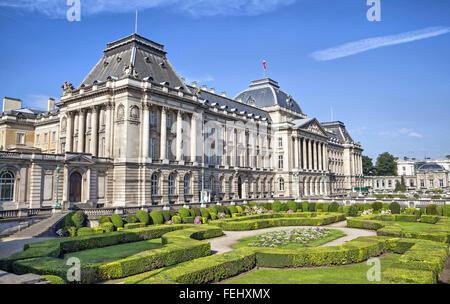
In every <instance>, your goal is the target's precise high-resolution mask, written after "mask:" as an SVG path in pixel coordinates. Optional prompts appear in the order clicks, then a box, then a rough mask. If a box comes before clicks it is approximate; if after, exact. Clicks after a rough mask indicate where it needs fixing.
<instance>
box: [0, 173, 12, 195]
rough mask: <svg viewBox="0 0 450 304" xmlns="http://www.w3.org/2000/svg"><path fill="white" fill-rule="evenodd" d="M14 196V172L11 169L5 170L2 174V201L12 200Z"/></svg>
mask: <svg viewBox="0 0 450 304" xmlns="http://www.w3.org/2000/svg"><path fill="white" fill-rule="evenodd" d="M13 196H14V174H13V173H12V172H11V171H8V170H6V171H3V172H2V173H1V174H0V201H2V202H10V201H12V200H13Z"/></svg>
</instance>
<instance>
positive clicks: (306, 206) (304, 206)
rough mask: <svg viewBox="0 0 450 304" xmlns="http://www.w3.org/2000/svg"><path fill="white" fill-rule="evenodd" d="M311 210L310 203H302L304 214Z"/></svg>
mask: <svg viewBox="0 0 450 304" xmlns="http://www.w3.org/2000/svg"><path fill="white" fill-rule="evenodd" d="M308 210H309V203H308V202H303V203H302V211H303V212H307V211H308Z"/></svg>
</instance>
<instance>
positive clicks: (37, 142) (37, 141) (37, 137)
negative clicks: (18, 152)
mask: <svg viewBox="0 0 450 304" xmlns="http://www.w3.org/2000/svg"><path fill="white" fill-rule="evenodd" d="M39 137H40V136H39V134H37V135H36V145H37V146H39Z"/></svg>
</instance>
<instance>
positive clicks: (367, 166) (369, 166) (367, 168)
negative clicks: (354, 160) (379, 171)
mask: <svg viewBox="0 0 450 304" xmlns="http://www.w3.org/2000/svg"><path fill="white" fill-rule="evenodd" d="M362 166H363V174H364V175H365V176H373V175H375V167H374V166H373V162H372V159H371V158H370V157H368V156H365V155H363V156H362Z"/></svg>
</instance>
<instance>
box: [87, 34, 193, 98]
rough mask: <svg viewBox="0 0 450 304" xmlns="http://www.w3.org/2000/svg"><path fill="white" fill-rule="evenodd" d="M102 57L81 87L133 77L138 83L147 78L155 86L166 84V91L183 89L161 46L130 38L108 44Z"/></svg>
mask: <svg viewBox="0 0 450 304" xmlns="http://www.w3.org/2000/svg"><path fill="white" fill-rule="evenodd" d="M103 52H104V54H103V57H102V58H101V59H100V61H99V62H98V63H97V64H96V65H95V67H94V68H93V69H92V70H91V71H90V73H89V74H88V75H87V76H86V78H84V80H83V81H82V83H81V85H80V86H88V85H92V84H93V83H94V82H95V81H97V82H104V81H106V80H108V79H111V78H112V79H121V78H125V77H127V76H130V75H131V76H133V77H135V78H138V79H140V80H143V79H144V78H148V79H150V80H152V81H154V82H157V83H163V82H165V83H169V85H168V86H169V87H171V88H175V87H183V88H184V89H185V90H186V89H187V87H186V85H185V84H184V82H183V81H182V79H181V78H180V77H179V75H178V74H177V72H176V71H175V69H174V68H173V67H172V65H171V64H170V62H169V60H168V59H167V57H166V51H164V46H163V45H162V44H159V43H156V42H154V41H151V40H149V39H147V38H144V37H142V36H140V35H138V34H133V35H130V36H128V37H125V38H122V39H120V40H117V41H115V42H111V43H108V44H107V48H106V50H104V51H103Z"/></svg>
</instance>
